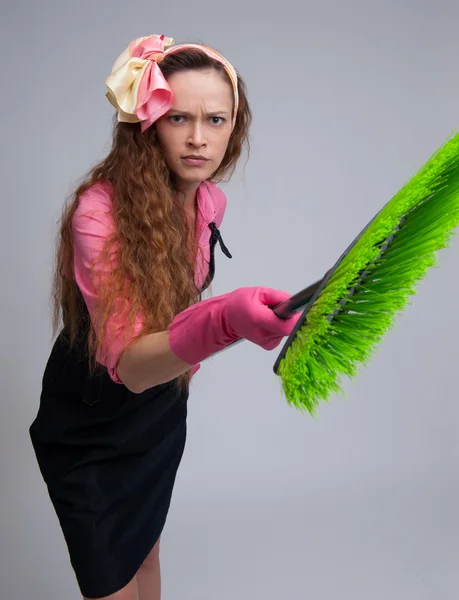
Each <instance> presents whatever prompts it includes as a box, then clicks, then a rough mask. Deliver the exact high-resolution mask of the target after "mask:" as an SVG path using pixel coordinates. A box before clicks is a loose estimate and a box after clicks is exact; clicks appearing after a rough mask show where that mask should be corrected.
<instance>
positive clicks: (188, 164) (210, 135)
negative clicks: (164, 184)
mask: <svg viewBox="0 0 459 600" xmlns="http://www.w3.org/2000/svg"><path fill="white" fill-rule="evenodd" d="M168 83H169V86H170V88H171V90H172V93H173V95H174V104H173V106H172V108H171V109H170V110H169V111H168V112H167V113H166V114H165V115H164V116H163V117H161V118H160V119H158V121H157V122H156V133H157V137H158V141H159V143H160V146H161V148H162V150H163V152H164V156H165V159H166V163H167V165H168V167H169V169H170V170H171V171H172V172H173V173H174V175H175V176H176V185H177V187H178V189H184V190H186V189H190V188H193V187H197V186H198V185H199V184H200V183H201V182H202V181H205V180H206V179H208V178H209V177H210V175H211V174H212V173H213V172H214V171H215V170H216V169H217V168H218V167H219V165H220V163H221V161H222V160H223V157H224V155H225V152H226V149H227V146H228V141H229V139H230V136H231V132H232V130H233V126H232V114H233V91H232V88H231V86H230V85H229V84H228V83H227V82H226V81H225V80H224V79H223V78H222V76H221V75H219V74H218V73H217V72H216V71H214V70H208V71H183V72H180V73H174V74H173V75H171V76H170V77H169V79H168ZM193 157H194V158H193ZM198 157H200V158H198Z"/></svg>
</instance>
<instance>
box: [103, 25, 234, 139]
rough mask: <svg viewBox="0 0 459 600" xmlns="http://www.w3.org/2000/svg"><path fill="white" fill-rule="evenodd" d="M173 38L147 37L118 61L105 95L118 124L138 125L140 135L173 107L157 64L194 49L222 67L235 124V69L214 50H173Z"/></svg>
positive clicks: (182, 46)
mask: <svg viewBox="0 0 459 600" xmlns="http://www.w3.org/2000/svg"><path fill="white" fill-rule="evenodd" d="M173 42H174V40H173V38H167V37H164V35H161V36H159V35H156V34H155V35H150V36H147V37H140V38H137V39H136V40H134V41H132V42H131V43H130V44H129V46H128V47H127V48H126V50H124V52H123V53H122V54H121V55H120V56H119V57H118V58H117V60H116V62H115V64H114V65H113V67H112V71H111V73H110V75H109V76H108V77H107V78H106V79H105V84H106V86H107V88H108V91H107V93H106V94H105V95H106V97H107V99H108V101H109V102H110V104H112V105H113V106H114V107H115V108H116V109H117V110H118V121H122V122H124V123H139V122H140V123H141V130H142V133H143V132H144V131H145V130H146V129H148V127H150V125H152V124H153V123H154V122H155V121H156V120H157V119H159V118H160V117H162V116H163V115H164V114H165V113H166V112H167V111H168V110H169V109H170V108H171V106H172V104H173V101H174V97H173V94H172V90H171V88H170V87H169V84H168V83H167V81H166V79H165V77H164V75H163V73H162V71H161V69H160V68H159V66H158V65H159V63H161V61H162V60H164V58H165V57H166V56H167V55H168V54H175V53H177V52H181V51H182V50H187V49H188V48H196V49H198V50H201V51H202V52H204V53H205V54H207V56H210V57H211V58H213V59H215V60H216V61H218V62H219V63H221V64H222V65H223V67H224V69H225V71H226V72H227V73H228V76H229V78H230V80H231V85H232V86H233V93H234V107H233V123H234V121H235V120H236V115H237V110H238V105H239V95H238V87H237V74H236V71H235V69H234V67H233V66H232V65H231V63H229V62H228V61H227V60H226V58H224V57H223V56H222V55H221V54H220V53H219V52H217V51H216V50H214V49H212V48H209V47H208V46H204V45H202V44H179V45H177V46H173V45H172V44H173Z"/></svg>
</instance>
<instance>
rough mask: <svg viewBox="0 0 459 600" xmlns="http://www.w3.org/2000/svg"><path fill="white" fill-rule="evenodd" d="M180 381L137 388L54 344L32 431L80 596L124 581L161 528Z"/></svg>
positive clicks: (180, 430) (181, 406) (171, 475)
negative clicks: (137, 390) (140, 390)
mask: <svg viewBox="0 0 459 600" xmlns="http://www.w3.org/2000/svg"><path fill="white" fill-rule="evenodd" d="M174 384H175V382H169V383H166V384H163V385H159V386H156V387H154V388H151V389H149V390H146V391H145V392H144V393H142V394H133V393H132V392H130V391H129V390H128V389H127V388H126V387H125V386H124V385H121V384H117V383H114V382H113V381H112V380H111V378H110V376H109V375H108V373H107V371H106V370H105V369H101V370H100V372H97V373H95V374H90V372H89V368H88V360H87V355H86V352H84V351H82V349H81V348H79V347H74V348H70V347H69V345H68V343H67V342H66V338H65V336H64V334H63V333H61V335H60V336H59V337H58V339H57V340H56V342H55V344H54V347H53V349H52V352H51V355H50V357H49V360H48V363H47V365H46V369H45V372H44V376H43V385H42V392H41V397H40V406H39V410H38V414H37V416H36V418H35V420H34V421H33V423H32V425H31V426H30V436H31V440H32V444H33V447H34V450H35V454H36V457H37V461H38V464H39V467H40V470H41V473H42V476H43V478H44V481H45V482H46V485H47V487H48V491H49V495H50V498H51V501H52V503H53V506H54V509H55V511H56V514H57V516H58V518H59V522H60V525H61V528H62V531H63V534H64V537H65V540H66V543H67V547H68V550H69V555H70V561H71V564H72V567H73V569H74V571H75V574H76V578H77V582H78V585H79V588H80V591H81V593H82V595H83V596H88V597H92V598H97V597H103V596H108V595H110V594H112V593H114V592H116V591H117V590H120V589H121V588H123V587H124V586H125V585H127V584H128V582H129V581H130V580H131V579H132V578H133V577H134V576H135V574H136V572H137V570H138V568H139V567H140V565H141V564H142V562H143V561H144V559H145V558H146V557H147V555H148V554H149V552H150V551H151V550H152V548H153V546H154V545H155V544H156V542H157V541H158V538H159V537H160V534H161V532H162V530H163V527H164V525H165V522H166V517H167V514H168V510H169V506H170V502H171V496H172V490H173V487H174V483H175V478H176V474H177V469H178V467H179V464H180V461H181V458H182V454H183V450H184V446H185V439H186V416H187V400H188V392H187V391H179V390H178V388H177V387H176V386H175V385H174Z"/></svg>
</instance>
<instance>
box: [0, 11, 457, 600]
mask: <svg viewBox="0 0 459 600" xmlns="http://www.w3.org/2000/svg"><path fill="white" fill-rule="evenodd" d="M458 18H459V6H458V3H457V2H452V1H451V0H430V1H422V0H417V1H414V0H406V1H403V2H402V1H401V0H400V1H398V2H397V1H395V0H385V2H372V1H370V2H368V1H367V2H359V1H357V0H351V1H350V2H342V1H341V0H335V1H331V2H330V1H321V2H309V1H306V2H299V0H295V1H293V0H286V1H284V2H282V3H279V4H277V3H276V4H274V3H273V5H272V6H270V3H263V5H262V4H261V3H260V5H259V6H257V4H256V3H248V2H246V1H240V0H235V2H233V3H228V2H225V3H223V2H214V3H212V2H209V3H205V2H202V1H199V0H198V1H196V2H192V3H190V2H184V1H183V0H179V1H176V2H164V3H159V2H147V1H144V0H138V1H137V2H135V3H128V2H121V1H120V0H110V1H105V0H104V1H102V0H93V1H91V2H89V1H87V0H84V1H83V0H79V1H78V2H74V3H73V2H58V1H55V2H51V1H49V0H45V1H42V2H36V1H35V0H28V1H25V0H19V1H18V0H16V1H15V2H13V1H10V2H8V1H5V0H3V2H2V18H1V26H0V27H1V29H0V32H1V35H0V40H1V41H0V44H1V49H2V57H3V59H2V62H1V67H0V68H1V71H2V77H1V82H2V93H1V103H2V105H1V110H2V125H1V129H2V141H3V144H2V161H1V171H2V174H1V181H2V198H1V209H2V210H1V217H0V224H1V229H2V231H1V236H0V239H1V244H2V249H1V260H2V272H1V278H2V294H1V300H0V301H1V315H2V343H1V359H2V360H1V420H0V423H1V428H2V432H1V436H0V443H1V449H0V457H1V534H2V535H1V542H0V598H1V600H25V599H26V598H33V599H34V600H64V599H65V600H77V599H78V598H79V594H78V591H77V587H76V584H75V581H74V576H73V572H72V571H71V568H70V564H69V560H68V555H67V551H66V547H65V544H64V540H63V537H62V535H61V532H60V529H59V526H58V523H57V519H56V517H55V515H54V512H53V509H52V506H51V504H50V502H49V500H48V496H47V492H46V489H45V486H44V484H43V482H42V480H41V477H40V475H39V472H38V467H37V464H36V462H35V457H34V455H33V453H32V448H31V445H30V442H29V438H28V427H29V424H30V422H31V421H32V420H33V418H34V417H35V414H36V411H37V407H38V400H39V391H40V380H41V376H42V371H43V367H44V364H45V362H46V359H47V356H48V353H49V350H50V346H51V337H50V336H51V328H50V320H49V308H48V294H49V286H50V276H51V264H52V248H53V237H54V234H55V222H56V219H57V217H58V214H59V212H60V208H61V205H62V202H63V200H64V198H65V196H66V195H67V193H68V192H69V190H70V186H71V185H72V184H73V182H74V181H75V179H76V178H78V177H80V175H82V174H83V173H84V172H85V171H86V170H87V169H88V168H89V167H90V165H91V164H93V163H94V162H95V161H97V160H99V159H100V158H101V157H102V156H103V155H105V153H106V152H107V150H108V143H109V135H110V127H111V118H112V108H111V106H110V105H109V103H108V102H107V100H106V99H105V97H104V94H105V88H104V83H103V80H104V77H105V76H106V75H107V74H108V73H109V70H110V68H111V66H112V63H113V62H114V60H115V58H116V57H117V56H118V55H119V54H120V52H121V51H122V50H123V49H124V48H125V47H126V45H127V43H128V42H129V41H130V40H131V39H133V38H135V37H139V36H142V35H149V34H152V33H164V34H165V35H167V36H171V37H174V38H175V39H176V40H177V42H182V41H193V40H199V41H203V42H205V43H207V44H209V45H212V46H215V47H216V48H218V49H219V50H221V51H222V52H223V53H224V54H226V55H227V56H228V58H229V59H230V60H231V61H232V62H233V63H234V65H235V66H236V67H237V68H238V69H239V70H240V72H241V73H242V75H243V76H244V77H245V79H246V81H247V85H248V90H249V95H250V100H251V102H252V107H253V111H254V125H253V130H252V155H251V158H250V160H249V161H248V163H247V165H246V166H245V168H242V165H241V169H239V171H238V172H237V174H236V175H235V176H234V178H233V180H232V181H231V183H229V184H225V185H224V190H225V192H226V193H227V195H228V199H229V202H228V210H227V214H226V218H225V221H224V223H223V227H222V233H223V235H224V239H225V242H226V244H227V245H228V247H229V248H230V250H231V251H232V253H233V256H234V258H233V260H232V261H229V260H227V259H226V258H225V257H223V256H222V255H219V256H218V267H217V268H218V271H217V278H216V281H215V284H214V286H213V293H214V294H219V293H223V292H226V291H229V290H232V289H234V288H236V287H239V286H244V285H265V286H272V287H278V288H281V289H285V290H288V291H289V292H292V293H293V292H295V291H298V290H299V289H300V288H302V287H304V286H305V285H307V284H309V283H311V282H312V281H314V280H315V279H317V278H318V277H320V276H321V275H322V274H323V273H324V272H325V271H326V270H327V269H328V268H330V267H331V266H332V265H333V263H334V261H335V260H336V259H337V257H338V256H339V255H340V254H341V252H342V251H343V249H344V248H345V247H346V246H347V245H348V243H349V242H350V241H351V240H352V239H353V238H354V236H355V235H356V234H357V233H358V232H359V231H360V229H361V228H362V227H363V226H364V225H365V224H366V223H367V221H368V220H369V219H370V218H371V217H372V216H373V215H374V214H375V212H376V211H377V210H379V208H380V207H381V206H382V204H383V203H385V202H386V201H387V200H389V198H390V197H391V196H392V195H393V194H394V193H395V192H396V191H397V190H398V189H399V188H400V187H401V186H402V185H403V184H404V183H405V182H406V180H407V179H408V178H409V177H410V176H411V175H412V174H414V173H415V172H416V171H417V169H418V168H419V167H420V166H421V164H422V163H423V161H424V160H426V159H427V158H428V157H429V156H430V155H431V154H432V153H433V152H434V151H435V150H436V148H437V147H438V146H439V145H441V144H442V143H443V142H444V141H445V140H446V138H447V137H448V136H449V135H450V134H451V133H452V131H453V130H454V129H455V128H456V127H457V126H458V125H459V101H458V98H459V79H458V77H457V62H458V54H459V40H458V37H457V21H458ZM458 259H459V238H456V239H455V242H454V244H453V246H452V247H451V248H450V249H449V250H446V251H444V252H442V253H441V255H440V264H441V268H440V269H435V270H433V271H431V272H430V275H429V277H428V279H427V280H425V282H424V283H423V284H422V285H421V286H420V288H419V294H418V295H417V297H416V298H415V299H414V304H413V306H412V307H410V308H409V310H407V311H406V313H405V314H404V316H403V317H402V318H401V319H399V321H398V324H397V327H396V329H395V330H393V331H392V332H391V333H390V334H389V335H388V336H387V337H386V338H385V341H384V344H383V345H382V346H381V347H380V350H379V352H378V354H377V356H376V357H375V358H374V360H373V361H372V362H371V364H370V365H369V366H368V368H366V369H365V370H363V371H362V373H361V375H360V376H359V377H358V378H357V379H356V380H355V381H354V382H349V383H346V384H345V390H346V392H347V394H348V397H347V399H342V398H339V397H333V398H332V399H331V402H330V403H329V404H327V405H324V406H322V407H321V410H320V413H319V418H318V419H317V421H313V420H312V419H311V418H309V417H308V416H303V415H301V414H299V413H298V412H296V411H295V410H294V409H292V408H289V407H288V406H287V404H286V402H285V401H284V399H283V397H282V394H281V391H280V385H279V381H278V380H277V378H276V377H275V376H274V375H273V373H272V365H273V362H274V360H275V357H276V352H272V353H267V352H264V351H263V350H260V349H259V348H257V347H255V346H252V345H250V344H249V343H244V344H241V345H239V346H238V347H237V348H234V349H232V350H231V351H227V352H224V353H222V354H221V355H219V356H218V357H214V358H213V359H212V360H210V361H208V362H206V363H205V364H204V365H203V368H202V370H201V371H200V373H199V375H198V376H197V377H196V379H195V380H194V383H193V387H192V394H191V398H190V416H189V437H188V444H187V449H186V453H185V457H184V460H183V463H182V465H181V468H180V471H179V476H178V480H177V486H176V490H175V495H174V498H173V502H172V507H171V513H170V518H169V521H168V523H167V527H166V530H165V532H164V536H163V546H162V568H163V578H164V599H165V600H185V599H187V600H217V599H218V600H230V599H231V600H234V599H236V598H237V599H238V600H239V599H240V600H253V599H263V600H279V599H284V598H285V599H288V600H303V599H309V598H311V599H312V598H313V599H317V600H387V599H389V598H390V600H454V599H456V598H458V597H459V575H458V567H457V565H458V559H459V536H458V533H459V531H458V529H459V527H458V518H457V506H458V505H459V487H458V482H457V472H458V463H459V452H458V437H459V436H458V429H459V428H458V416H459V408H458V402H457V399H458V384H457V373H458V365H457V363H458V360H457V359H458V343H457V339H458V331H459V318H458V297H459V284H458V281H457V262H458Z"/></svg>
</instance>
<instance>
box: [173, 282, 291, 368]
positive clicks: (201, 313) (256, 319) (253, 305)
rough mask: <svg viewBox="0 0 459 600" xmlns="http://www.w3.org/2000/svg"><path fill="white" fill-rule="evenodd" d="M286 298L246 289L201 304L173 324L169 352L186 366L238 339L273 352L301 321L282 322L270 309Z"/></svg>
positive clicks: (268, 291) (283, 294)
mask: <svg viewBox="0 0 459 600" xmlns="http://www.w3.org/2000/svg"><path fill="white" fill-rule="evenodd" d="M289 297H290V294H287V293H286V292H282V291H280V290H273V289H271V288H263V287H246V288H239V289H237V290H234V292H230V293H228V294H223V295H221V296H217V297H215V298H209V299H207V300H202V301H201V302H198V303H196V304H194V305H193V306H190V307H189V308H187V309H186V310H184V311H183V312H181V313H179V314H178V315H177V316H176V317H175V319H174V320H173V321H172V323H171V325H170V327H169V345H170V348H171V350H172V352H173V353H174V354H175V355H176V356H177V357H178V358H180V359H181V360H183V361H184V362H186V363H188V364H189V365H196V364H197V363H199V362H201V361H202V360H204V359H205V358H207V357H209V356H210V355H212V354H214V353H215V352H218V351H219V350H221V349H223V348H225V347H226V346H228V345H229V344H231V343H233V342H235V341H236V340H238V339H241V338H245V339H246V340H249V341H250V342H253V343H254V344H257V345H258V346H261V347H262V348H264V349H265V350H273V349H274V348H276V347H277V346H278V345H279V344H280V343H281V341H282V339H283V338H284V337H285V336H288V335H290V333H291V331H292V329H293V328H294V327H295V325H296V323H297V321H298V319H299V318H300V317H301V313H300V314H296V315H295V316H293V317H291V318H290V319H287V320H283V319H280V318H279V317H277V316H276V315H275V314H274V312H273V311H272V310H271V309H270V308H269V306H274V305H275V304H278V303H279V302H282V301H284V300H286V299H287V298H289Z"/></svg>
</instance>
